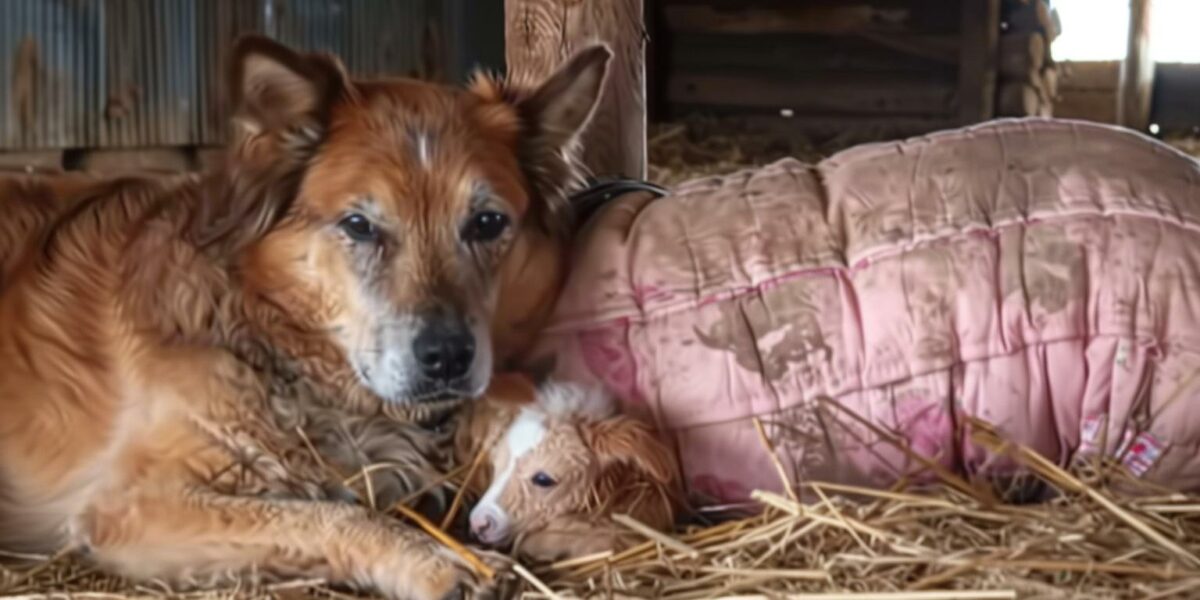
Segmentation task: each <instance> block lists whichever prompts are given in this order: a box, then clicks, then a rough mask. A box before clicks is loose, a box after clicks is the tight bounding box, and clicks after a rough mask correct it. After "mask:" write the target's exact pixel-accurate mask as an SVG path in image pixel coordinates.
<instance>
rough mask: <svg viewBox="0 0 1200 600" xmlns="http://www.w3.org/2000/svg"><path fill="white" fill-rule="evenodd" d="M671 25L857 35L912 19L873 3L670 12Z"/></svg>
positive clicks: (689, 28) (691, 30)
mask: <svg viewBox="0 0 1200 600" xmlns="http://www.w3.org/2000/svg"><path fill="white" fill-rule="evenodd" d="M665 12H666V17H667V25H668V26H669V27H670V28H671V29H672V30H675V31H679V32H687V33H829V34H833V33H855V32H862V31H879V30H884V31H887V30H903V29H904V28H905V24H906V22H907V21H908V18H909V14H910V13H909V11H908V10H907V9H904V8H879V7H876V6H874V5H873V4H870V3H863V2H860V3H853V4H851V3H847V4H845V5H843V6H821V5H807V6H791V7H777V8H759V7H754V8H746V7H741V8H737V9H731V10H721V9H719V8H715V7H713V6H708V5H675V6H668V7H667V8H666V11H665Z"/></svg>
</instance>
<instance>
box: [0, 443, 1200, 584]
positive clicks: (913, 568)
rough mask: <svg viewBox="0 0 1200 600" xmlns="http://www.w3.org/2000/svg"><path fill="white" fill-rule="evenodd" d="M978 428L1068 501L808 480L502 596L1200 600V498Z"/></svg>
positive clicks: (68, 570)
mask: <svg viewBox="0 0 1200 600" xmlns="http://www.w3.org/2000/svg"><path fill="white" fill-rule="evenodd" d="M973 427H974V429H973V434H972V435H973V436H974V439H975V442H976V443H978V444H981V445H983V446H985V447H990V448H992V449H994V450H996V451H998V452H1003V453H1007V454H1009V455H1011V456H1012V457H1013V458H1014V459H1015V460H1016V461H1017V462H1018V463H1020V464H1022V465H1024V466H1025V467H1026V469H1027V470H1028V471H1029V472H1030V473H1031V474H1032V476H1033V477H1036V479H1037V480H1039V481H1041V482H1043V483H1044V484H1046V485H1048V486H1049V487H1050V488H1052V489H1053V490H1055V491H1056V492H1058V496H1057V498H1055V499H1054V500H1051V501H1049V502H1046V503H1042V504H1037V505H1024V506H1018V505H1012V504H1005V503H1002V502H1000V501H997V500H995V499H994V496H993V494H992V492H991V488H990V487H987V486H981V485H978V484H976V483H972V482H967V481H964V480H962V479H959V478H956V477H955V476H953V475H949V474H944V473H943V474H941V476H940V481H939V483H938V484H937V485H934V486H932V487H926V488H924V489H917V488H910V487H908V486H906V485H903V484H902V485H898V486H896V487H895V488H894V489H891V490H868V489H861V488H853V487H847V486H840V485H832V484H820V483H810V484H808V485H806V486H805V488H804V490H803V491H805V492H807V493H810V494H811V495H812V497H813V498H815V502H811V503H807V504H801V503H798V502H796V501H795V500H793V499H791V498H789V497H785V496H780V495H776V494H771V493H762V492H760V493H757V494H756V498H757V499H758V500H759V501H760V502H761V503H762V504H763V505H764V506H765V507H766V508H765V510H764V511H763V513H762V514H760V515H758V516H755V517H751V518H744V519H740V520H733V521H728V522H725V523H722V524H719V525H715V526H711V527H707V528H692V529H689V530H686V531H681V532H678V534H676V535H674V536H670V537H667V536H654V539H648V540H647V541H646V542H645V543H643V544H642V545H640V546H638V547H635V548H632V549H630V550H629V551H626V552H623V553H620V554H619V555H616V556H597V557H587V558H585V559H582V560H575V561H568V562H564V563H560V564H555V565H549V566H541V567H538V568H532V569H530V570H529V571H526V573H525V574H524V575H523V576H518V575H516V574H513V573H506V574H504V575H503V576H502V578H503V579H504V581H505V584H504V587H505V588H506V590H507V591H508V592H509V593H511V594H513V595H515V596H518V597H525V598H547V597H560V598H581V597H596V598H606V597H619V598H631V597H639V598H674V599H678V600H699V599H702V598H720V597H723V598H731V597H737V598H745V599H750V598H764V599H766V598H792V599H797V600H803V599H832V598H845V599H849V600H865V599H869V598H876V599H888V600H921V599H930V600H932V599H941V598H962V599H965V600H972V599H976V600H981V599H1002V598H1089V599H1102V598H1114V599H1115V598H1120V599H1124V598H1143V599H1151V600H1153V599H1163V598H1195V597H1200V558H1198V556H1200V496H1187V495H1181V494H1173V493H1169V492H1166V491H1164V490H1158V489H1153V488H1150V487H1148V486H1146V485H1145V484H1142V483H1139V482H1137V481H1135V480H1133V479H1132V478H1129V477H1127V476H1125V475H1123V472H1121V471H1119V470H1117V468H1116V467H1112V466H1109V465H1104V466H1103V467H1102V466H1099V465H1096V464H1079V465H1076V466H1075V467H1073V468H1072V469H1070V470H1063V469H1060V468H1058V467H1056V466H1054V465H1053V464H1051V463H1049V462H1048V461H1046V460H1045V459H1043V458H1042V457H1040V456H1038V455H1036V454H1034V453H1032V452H1030V451H1027V450H1025V449H1021V448H1014V447H1011V446H1009V445H1007V444H1005V443H1004V442H1003V441H1002V440H1001V439H1000V438H999V437H998V436H997V435H996V434H995V433H993V432H992V431H990V430H989V429H987V428H986V427H985V426H982V425H978V424H976V425H974V426H973ZM6 558H7V561H8V566H7V567H5V568H3V569H0V599H3V600H16V599H20V600H26V599H29V600H33V599H35V598H45V597H52V596H57V597H73V598H82V599H110V598H111V599H117V598H133V597H139V598H163V597H179V598H226V597H228V598H235V597H236V598H288V599H295V598H308V597H316V598H330V597H346V596H348V594H345V593H342V592H337V591H334V590H331V589H328V588H326V587H324V586H323V585H321V584H320V582H315V581H301V582H292V583H286V584H278V585H274V586H264V585H255V584H253V583H251V582H249V581H246V582H244V583H243V584H241V585H240V586H237V587H234V588H225V589H220V590H215V591H208V592H195V593H188V594H174V593H171V592H170V591H169V590H168V589H166V588H165V587H160V586H153V585H147V586H132V585H130V584H128V583H127V582H124V581H121V580H119V579H116V578H110V577H106V576H103V575H101V574H98V573H96V572H95V571H93V570H91V569H89V568H87V567H84V566H81V565H80V564H78V563H75V562H72V561H70V560H67V559H61V560H43V559H42V558H40V557H27V559H25V560H22V559H21V557H13V556H9V557H6ZM541 585H544V586H546V587H547V588H549V590H548V591H547V590H546V589H542V591H539V588H540V587H541Z"/></svg>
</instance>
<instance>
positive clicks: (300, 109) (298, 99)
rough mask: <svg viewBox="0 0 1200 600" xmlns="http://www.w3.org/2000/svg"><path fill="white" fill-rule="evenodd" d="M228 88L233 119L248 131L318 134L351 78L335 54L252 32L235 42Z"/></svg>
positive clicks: (346, 88)
mask: <svg viewBox="0 0 1200 600" xmlns="http://www.w3.org/2000/svg"><path fill="white" fill-rule="evenodd" d="M229 89H230V91H231V100H232V103H233V106H234V111H235V112H234V115H235V117H234V119H235V121H236V122H237V123H238V124H239V125H240V126H242V127H243V128H245V129H246V133H250V134H259V133H267V132H281V131H286V130H292V129H304V128H307V129H309V130H311V134H312V135H313V136H314V137H315V136H317V135H319V133H320V131H321V130H322V129H323V128H324V126H325V125H326V124H327V121H328V117H329V109H330V107H331V106H332V105H333V103H334V101H335V100H337V99H338V98H339V97H340V96H341V95H342V94H345V93H347V92H348V91H349V89H350V82H349V78H348V77H347V75H346V69H345V68H344V67H343V66H342V63H341V61H339V60H338V59H337V58H335V57H333V56H330V55H327V54H310V53H300V52H296V51H295V50H292V49H291V48H288V47H287V46H284V45H283V44H280V43H279V42H276V41H274V40H272V39H270V38H267V37H264V36H260V35H247V36H243V37H242V38H240V39H238V41H237V43H236V44H235V46H234V50H233V62H232V64H231V65H230V86H229Z"/></svg>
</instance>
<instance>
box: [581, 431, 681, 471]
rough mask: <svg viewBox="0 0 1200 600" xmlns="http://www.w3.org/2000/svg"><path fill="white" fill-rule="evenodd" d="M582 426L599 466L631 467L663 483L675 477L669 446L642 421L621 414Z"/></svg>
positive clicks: (584, 435) (674, 467)
mask: <svg viewBox="0 0 1200 600" xmlns="http://www.w3.org/2000/svg"><path fill="white" fill-rule="evenodd" d="M581 430H582V432H583V437H584V440H585V441H586V442H587V444H588V446H589V447H591V449H592V452H595V453H596V456H597V457H598V458H599V459H600V465H601V467H602V468H605V469H607V468H609V467H613V466H626V467H632V468H634V469H636V470H638V471H640V472H642V473H643V474H645V475H647V476H649V477H650V478H651V479H652V480H654V481H655V482H657V483H659V484H662V485H670V484H671V483H673V482H674V481H676V480H677V479H678V475H677V469H676V466H675V461H674V460H673V459H672V454H671V451H670V449H669V448H667V446H666V444H664V443H663V442H661V441H660V440H659V439H658V437H657V436H656V435H655V434H654V432H653V431H652V430H651V429H650V427H649V426H648V425H646V424H645V423H643V422H641V421H639V420H637V419H634V418H631V417H627V416H623V415H622V416H619V417H615V418H610V419H604V420H602V421H594V422H589V423H586V424H584V425H582V426H581Z"/></svg>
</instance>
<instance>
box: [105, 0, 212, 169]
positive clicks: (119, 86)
mask: <svg viewBox="0 0 1200 600" xmlns="http://www.w3.org/2000/svg"><path fill="white" fill-rule="evenodd" d="M196 10H197V7H196V2H195V0H155V1H154V2H145V1H144V0H105V2H104V13H103V14H104V40H105V43H104V44H103V45H102V46H101V51H102V54H103V61H104V62H103V69H104V71H103V73H104V76H103V77H102V78H101V80H100V89H101V92H102V93H103V94H104V107H103V112H102V114H101V115H100V119H99V121H100V145H101V146H105V147H136V146H183V145H189V144H192V143H193V142H194V141H195V137H196V136H195V120H196V119H195V108H196V101H195V98H196V89H197V80H196V76H195V75H196V64H197V63H196V30H195V27H194V26H193V24H194V23H195V22H196Z"/></svg>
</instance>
